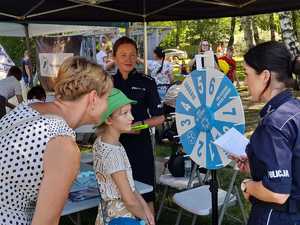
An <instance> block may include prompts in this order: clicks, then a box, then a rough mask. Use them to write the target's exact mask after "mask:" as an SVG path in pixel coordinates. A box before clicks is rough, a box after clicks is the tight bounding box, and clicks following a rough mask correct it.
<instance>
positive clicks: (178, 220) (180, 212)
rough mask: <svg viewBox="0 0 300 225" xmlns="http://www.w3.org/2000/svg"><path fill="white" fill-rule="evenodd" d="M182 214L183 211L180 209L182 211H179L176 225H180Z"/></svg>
mask: <svg viewBox="0 0 300 225" xmlns="http://www.w3.org/2000/svg"><path fill="white" fill-rule="evenodd" d="M182 213H183V209H180V210H179V211H178V216H177V219H176V223H175V225H179V223H180V220H181V216H182Z"/></svg>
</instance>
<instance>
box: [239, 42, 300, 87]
mask: <svg viewBox="0 0 300 225" xmlns="http://www.w3.org/2000/svg"><path fill="white" fill-rule="evenodd" d="M297 58H298V57H295V59H293V57H292V55H291V53H290V52H289V50H288V49H287V47H286V46H285V45H284V44H283V43H280V42H276V41H268V42H265V43H262V44H259V45H257V46H255V47H253V48H251V49H250V50H249V51H248V52H247V53H246V54H245V55H244V60H245V62H246V63H247V65H249V66H250V67H252V68H253V69H254V70H255V71H256V73H257V74H260V73H261V72H263V71H264V70H269V71H270V72H274V73H275V74H274V75H275V76H276V79H277V80H278V81H279V82H283V83H284V84H285V86H286V87H290V86H292V85H293V84H294V81H293V76H292V74H293V73H294V74H300V68H299V67H300V65H298V64H299V61H298V60H297ZM271 74H272V73H271ZM270 81H271V79H270V80H269V83H268V85H267V86H266V88H265V90H266V89H267V88H268V86H269V85H270ZM265 90H264V91H263V92H262V93H264V92H265Z"/></svg>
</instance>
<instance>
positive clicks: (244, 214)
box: [234, 186, 247, 225]
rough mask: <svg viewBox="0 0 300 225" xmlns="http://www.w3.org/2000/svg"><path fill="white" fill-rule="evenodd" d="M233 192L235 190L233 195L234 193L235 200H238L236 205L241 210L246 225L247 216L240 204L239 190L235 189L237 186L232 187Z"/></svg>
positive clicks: (241, 203)
mask: <svg viewBox="0 0 300 225" xmlns="http://www.w3.org/2000/svg"><path fill="white" fill-rule="evenodd" d="M234 190H235V193H236V197H237V200H238V204H239V206H240V209H241V212H242V216H243V220H244V224H245V225H247V216H246V212H245V209H244V205H243V202H242V199H241V196H240V192H239V189H238V188H237V186H234Z"/></svg>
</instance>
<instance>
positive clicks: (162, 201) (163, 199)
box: [156, 186, 168, 221]
mask: <svg viewBox="0 0 300 225" xmlns="http://www.w3.org/2000/svg"><path fill="white" fill-rule="evenodd" d="M167 192H168V186H166V187H165V189H164V193H163V196H162V199H161V203H160V206H159V209H158V212H157V215H156V221H158V219H159V217H160V214H161V212H162V209H163V207H164V202H165V199H166V196H167Z"/></svg>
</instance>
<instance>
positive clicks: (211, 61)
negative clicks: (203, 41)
mask: <svg viewBox="0 0 300 225" xmlns="http://www.w3.org/2000/svg"><path fill="white" fill-rule="evenodd" d="M204 67H205V68H215V56H214V52H213V51H206V52H204Z"/></svg>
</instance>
